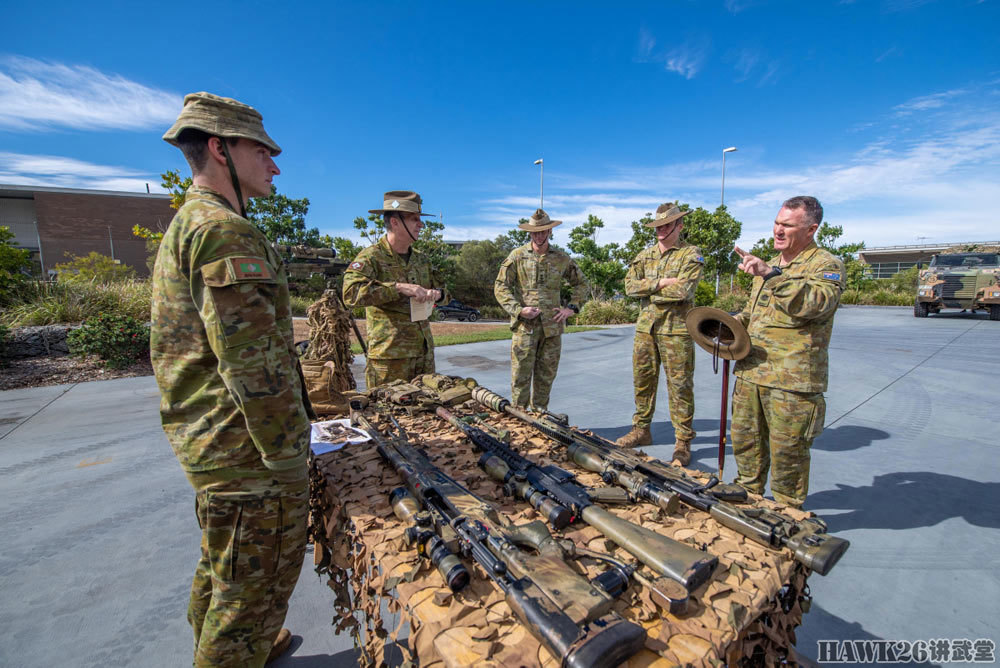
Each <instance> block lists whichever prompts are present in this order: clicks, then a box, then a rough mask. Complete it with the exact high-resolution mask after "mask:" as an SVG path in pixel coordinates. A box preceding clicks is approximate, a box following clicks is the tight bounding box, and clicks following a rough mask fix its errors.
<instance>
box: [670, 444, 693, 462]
mask: <svg viewBox="0 0 1000 668" xmlns="http://www.w3.org/2000/svg"><path fill="white" fill-rule="evenodd" d="M690 463H691V441H682V440H680V439H678V440H677V442H676V443H675V444H674V459H673V461H672V462H671V464H679V465H680V466H687V465H688V464H690Z"/></svg>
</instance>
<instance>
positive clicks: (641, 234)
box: [618, 213, 656, 267]
mask: <svg viewBox="0 0 1000 668" xmlns="http://www.w3.org/2000/svg"><path fill="white" fill-rule="evenodd" d="M651 222H653V214H652V213H647V214H646V215H645V216H643V217H642V218H640V219H639V220H633V221H632V223H631V225H632V238H631V239H629V240H628V241H627V242H626V243H625V246H623V247H622V248H621V249H620V250H619V251H618V259H619V260H620V261H621V262H622V263H623V264H625V266H626V267H628V265H630V264H632V260H634V259H635V256H636V255H638V254H639V253H640V252H641V251H642V250H643V249H645V248H648V247H649V246H652V245H653V244H654V243H656V230H655V229H654V228H652V227H646V224H647V223H651Z"/></svg>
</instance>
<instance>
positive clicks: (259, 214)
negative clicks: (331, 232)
mask: <svg viewBox="0 0 1000 668" xmlns="http://www.w3.org/2000/svg"><path fill="white" fill-rule="evenodd" d="M307 213H309V198H308V197H303V198H302V199H292V198H291V197H287V196H285V195H282V194H281V193H279V192H278V189H277V188H275V187H274V186H273V185H272V186H271V194H270V195H268V196H267V197H252V198H250V201H249V202H248V203H247V219H248V220H249V221H250V222H251V223H253V224H254V225H256V226H257V227H258V228H260V231H261V232H263V233H264V236H266V237H267V238H268V240H270V241H272V242H274V243H278V244H287V245H289V246H311V247H313V248H320V247H322V242H321V241H320V234H319V229H317V228H315V227H310V228H307V227H306V214H307Z"/></svg>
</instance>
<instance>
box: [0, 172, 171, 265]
mask: <svg viewBox="0 0 1000 668" xmlns="http://www.w3.org/2000/svg"><path fill="white" fill-rule="evenodd" d="M174 213H175V211H174V210H173V209H172V208H170V196H169V195H162V194H148V193H127V192H114V191H109V190H80V189H76V188H48V187H43V186H18V185H4V184H0V226H4V227H9V228H10V229H11V231H12V232H13V233H14V244H15V245H17V246H19V247H21V248H26V249H28V250H30V251H31V255H32V259H33V260H34V261H35V262H37V263H38V264H39V265H41V267H42V273H43V275H47V274H48V270H50V269H52V268H53V267H54V266H55V265H57V264H60V263H62V262H66V260H67V259H68V258H67V257H66V253H70V254H72V255H87V254H88V253H90V252H91V251H97V252H98V253H100V254H102V255H107V256H109V257H113V258H114V259H116V260H119V261H120V262H121V263H122V264H126V265H128V266H130V267H133V268H134V269H135V271H136V273H137V274H138V275H139V276H147V275H149V270H148V269H147V267H146V243H145V241H143V240H142V239H140V238H138V237H136V236H135V235H134V234H132V226H133V225H141V226H142V227H146V228H149V229H151V230H160V231H165V230H166V229H167V225H169V224H170V220H171V218H173V216H174Z"/></svg>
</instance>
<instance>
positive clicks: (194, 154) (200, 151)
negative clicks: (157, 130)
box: [177, 128, 240, 174]
mask: <svg viewBox="0 0 1000 668" xmlns="http://www.w3.org/2000/svg"><path fill="white" fill-rule="evenodd" d="M214 136H215V135H210V134H208V133H207V132H204V131H203V130H197V129H195V128H184V129H183V130H181V132H180V134H179V135H177V145H178V146H180V149H181V153H183V154H184V158H185V159H186V160H187V161H188V165H189V166H190V167H191V173H192V174H200V173H201V171H202V170H203V169H205V163H207V162H208V150H207V149H208V140H209V139H211V138H212V137H214ZM239 140H240V138H239V137H226V143H227V144H229V145H230V146H236V142H238V141H239Z"/></svg>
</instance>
